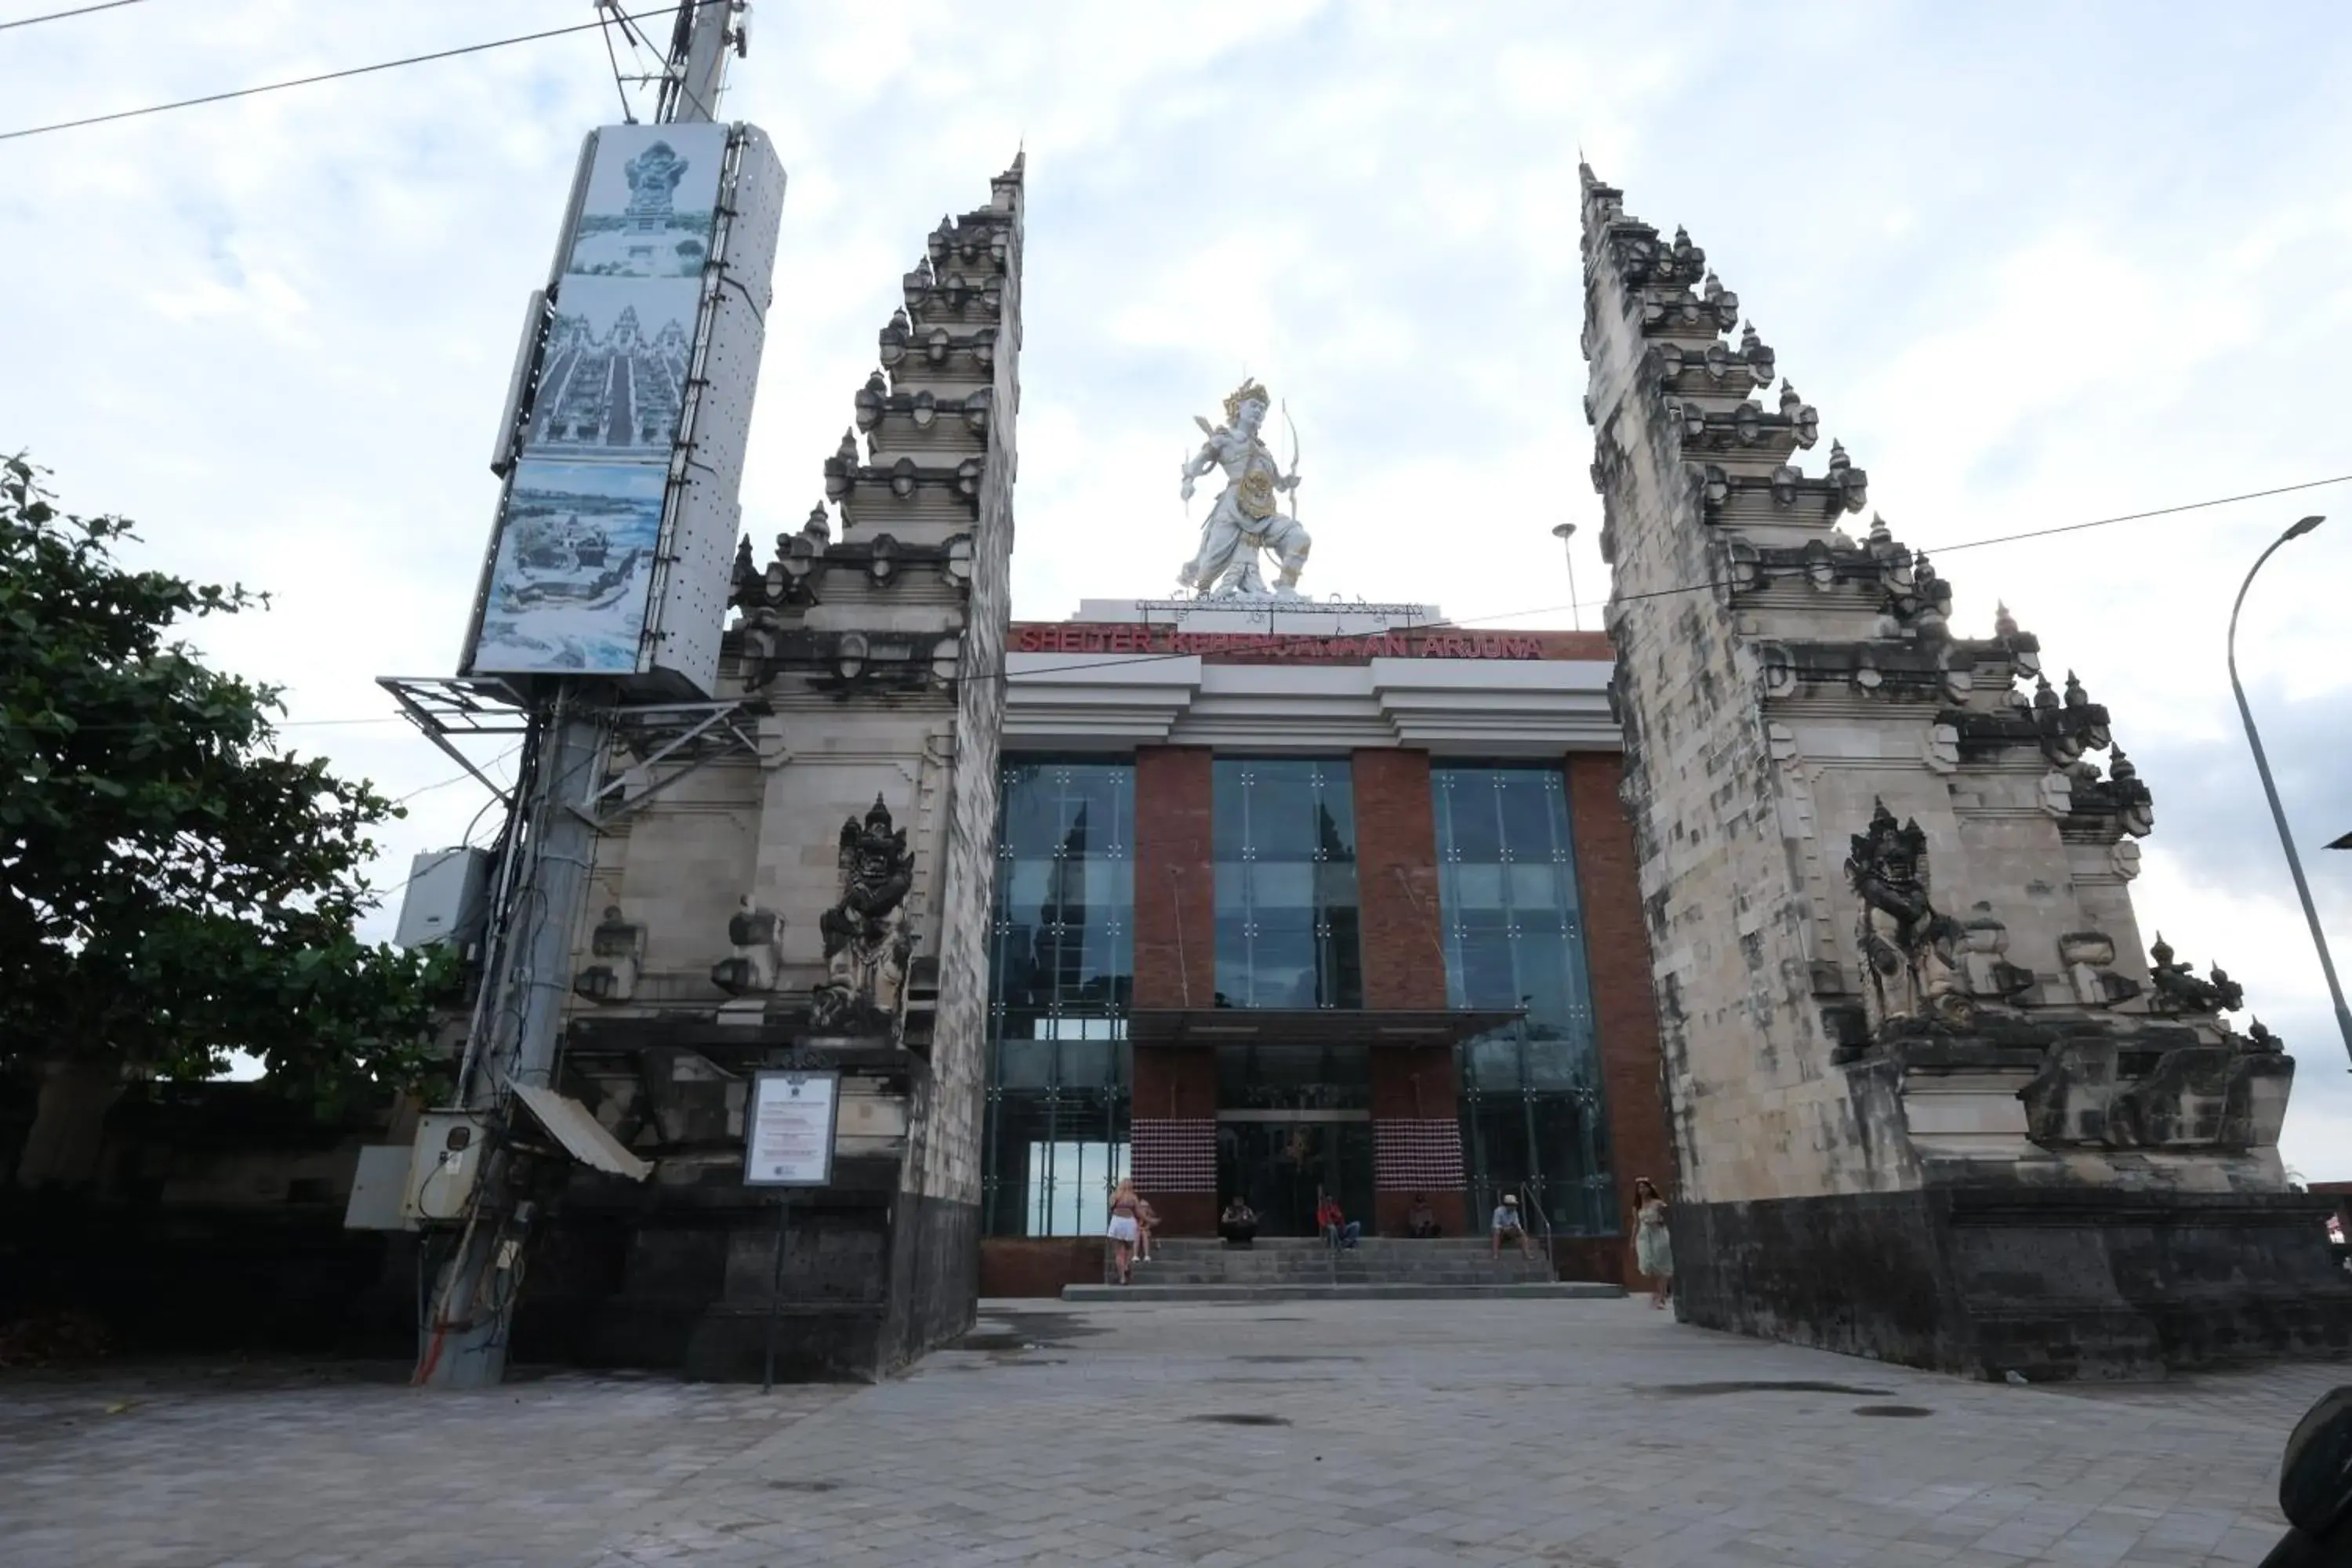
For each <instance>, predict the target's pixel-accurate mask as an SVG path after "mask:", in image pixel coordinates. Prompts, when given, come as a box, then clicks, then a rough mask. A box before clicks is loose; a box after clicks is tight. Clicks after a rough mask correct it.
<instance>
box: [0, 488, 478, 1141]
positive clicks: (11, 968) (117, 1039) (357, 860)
mask: <svg viewBox="0 0 2352 1568" xmlns="http://www.w3.org/2000/svg"><path fill="white" fill-rule="evenodd" d="M42 477H43V476H42V473H41V471H40V470H37V469H36V468H33V467H32V465H30V464H29V463H27V462H26V461H25V460H24V459H23V458H9V459H5V460H0V1069H5V1068H24V1067H39V1066H45V1065H47V1064H52V1063H73V1064H79V1065H80V1066H81V1068H83V1069H84V1072H85V1074H87V1072H88V1070H89V1069H91V1068H96V1069H99V1070H103V1071H106V1072H109V1073H110V1074H114V1075H116V1076H117V1077H118V1079H119V1077H120V1076H121V1069H125V1068H127V1069H130V1073H131V1075H133V1076H139V1075H155V1076H164V1077H176V1078H205V1077H210V1076H213V1075H215V1074H216V1073H218V1072H220V1071H221V1070H222V1069H223V1068H225V1067H226V1065H227V1061H228V1053H229V1052H230V1051H232V1050H245V1051H249V1052H251V1053H253V1054H254V1055H255V1056H257V1057H258V1058H261V1060H262V1062H263V1064H264V1066H265V1068H266V1069H267V1072H268V1077H269V1078H270V1079H272V1080H273V1081H275V1082H278V1083H279V1084H282V1085H284V1086H285V1087H286V1088H287V1089H289V1090H290V1091H292V1092H297V1093H303V1094H309V1095H313V1096H316V1097H318V1098H319V1099H320V1100H321V1101H322V1102H329V1103H331V1102H333V1101H336V1100H341V1099H342V1098H343V1097H345V1096H347V1095H350V1094H352V1093H354V1092H359V1091H364V1090H367V1089H388V1088H400V1087H408V1086H411V1085H415V1084H416V1083H417V1082H419V1081H420V1079H422V1078H423V1077H424V1076H425V1074H427V1073H429V1072H430V1071H431V1070H432V1067H433V1063H434V1057H433V1053H432V1051H431V1049H430V1037H431V1034H432V1029H433V1008H434V1004H435V1002H436V999H438V998H439V997H440V996H441V995H443V994H445V993H446V988H447V984H448V982H449V981H450V979H451V974H450V969H451V964H450V962H449V960H447V959H446V958H445V957H438V956H435V955H428V954H425V953H412V952H402V951H400V950H398V949H395V948H393V947H390V946H386V945H381V944H371V943H367V942H362V941H360V940H359V938H358V937H357V935H356V934H355V933H354V930H353V927H354V924H355V922H356V921H357V920H358V918H359V917H360V916H361V915H362V913H363V912H364V911H366V910H368V909H370V908H371V907H372V906H373V903H374V902H375V897H374V895H373V893H372V892H371V890H370V889H369V888H368V885H367V883H366V881H365V880H364V879H362V876H361V874H360V871H361V868H362V865H363V864H364V863H365V861H366V859H367V858H368V856H369V854H370V851H371V844H370V841H369V838H368V830H369V829H370V828H372V827H373V826H377V825H378V824H380V823H383V822H384V821H386V820H388V819H390V818H393V817H396V816H401V815H402V813H401V810H400V808H399V807H398V806H397V805H394V804H393V803H392V802H390V801H388V800H386V799H384V798H383V796H382V795H378V794H376V793H375V791H374V790H373V788H371V787H370V786H369V785H368V784H366V783H365V782H363V781H362V782H360V783H356V784H354V783H352V782H349V781H347V780H344V779H341V778H338V777H336V776H335V775H334V774H333V773H331V772H329V771H328V767H327V763H326V762H325V761H324V760H323V759H321V758H315V757H313V758H307V759H306V758H301V757H298V756H296V755H294V754H293V753H292V752H289V751H282V750H281V749H280V748H279V746H278V741H277V736H276V733H275V731H274V730H273V728H272V716H273V715H276V714H280V713H282V712H283V711H284V707H283V704H282V702H281V701H280V700H279V689H278V688H276V687H270V686H261V685H256V684H254V683H251V682H248V681H246V680H243V679H239V678H237V677H236V676H232V675H225V674H222V673H221V672H219V671H218V670H215V669H211V668H207V667H206V666H205V662H204V660H203V659H202V658H201V657H200V656H199V655H198V654H197V653H196V651H195V650H194V649H193V648H192V647H189V646H188V644H187V643H186V642H185V641H184V640H180V639H179V638H178V637H175V636H174V635H173V630H174V628H175V627H181V626H185V625H186V624H187V623H189V622H192V621H194V620H198V619H201V618H203V617H205V616H226V615H236V614H239V613H241V612H243V611H247V610H249V609H254V608H257V607H266V606H267V605H268V599H267V596H266V595H255V594H251V593H248V592H247V590H246V589H245V588H243V587H241V586H231V587H226V588H225V587H221V586H219V585H217V584H194V583H190V582H187V581H185V580H184V579H181V578H178V577H174V576H172V575H170V574H167V573H163V572H142V571H134V570H131V569H130V568H129V567H127V566H125V565H124V564H122V563H121V561H120V560H119V559H118V550H119V547H120V546H121V545H122V544H123V543H125V542H130V541H132V540H135V538H136V537H137V536H136V535H135V534H133V533H132V531H131V524H130V523H129V522H127V521H124V520H122V519H121V518H115V517H96V518H82V517H75V516H70V515H68V514H66V513H64V512H61V511H59V510H57V509H56V508H55V507H54V506H53V505H52V504H51V497H50V496H49V494H48V493H47V491H46V489H44V488H43V485H42V482H41V481H42Z"/></svg>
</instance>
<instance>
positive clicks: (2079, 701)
mask: <svg viewBox="0 0 2352 1568" xmlns="http://www.w3.org/2000/svg"><path fill="white" fill-rule="evenodd" d="M2090 704H2091V699H2090V696H2089V694H2088V693H2086V692H2085V691H2084V689H2083V683H2082V682H2081V681H2079V680H2077V679H2074V671H2073V670H2071V669H2070V670H2068V671H2067V672H2066V706H2067V707H2069V708H2087V707H2089V706H2090Z"/></svg>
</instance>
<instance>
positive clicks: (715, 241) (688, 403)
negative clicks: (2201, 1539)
mask: <svg viewBox="0 0 2352 1568" xmlns="http://www.w3.org/2000/svg"><path fill="white" fill-rule="evenodd" d="M747 146H748V147H751V148H752V149H754V150H755V152H756V153H757V154H758V156H757V157H756V158H754V159H753V162H754V163H758V164H759V166H760V170H761V173H760V174H757V175H756V176H755V177H754V178H753V179H752V180H751V182H750V183H751V184H753V185H757V186H761V187H765V186H767V185H769V184H773V186H774V187H775V191H776V195H777V197H778V198H779V199H778V200H777V201H775V202H774V203H772V204H763V207H764V211H763V214H762V216H763V219H764V225H765V231H766V232H765V233H764V235H763V234H761V233H759V232H757V231H758V230H759V229H760V228H761V223H759V222H755V223H753V224H752V225H751V226H750V230H749V231H747V232H741V233H740V234H739V233H738V231H740V230H744V229H745V226H744V224H743V221H742V218H741V217H740V216H735V217H733V218H731V219H730V216H728V215H729V213H730V210H731V209H733V208H734V207H735V206H736V205H737V204H736V203H733V202H730V200H729V195H730V191H732V190H733V188H734V186H735V184H737V182H738V179H739V174H738V168H739V165H740V164H741V163H743V161H744V154H743V153H742V152H741V151H740V149H742V148H745V147H747ZM773 163H774V154H773V153H772V151H770V150H769V149H768V143H767V140H766V138H765V137H763V136H761V135H760V133H759V132H756V131H752V130H751V129H750V128H748V127H737V128H731V129H730V127H728V126H725V125H715V124H698V123H697V124H666V125H613V126H605V127H604V128H603V129H601V130H599V131H597V132H594V133H593V135H592V136H590V137H589V139H588V145H587V146H586V148H585V149H583V153H582V168H581V171H580V173H579V174H578V175H577V176H575V179H574V183H573V188H572V207H571V211H570V212H569V213H568V214H567V216H566V220H565V224H564V229H563V233H562V236H561V237H560V240H559V243H558V245H557V248H556V260H555V266H554V268H553V276H552V277H551V279H550V281H549V283H548V286H547V288H546V289H545V290H544V299H545V304H544V307H543V308H542V309H540V310H535V311H534V312H533V313H532V316H531V319H530V325H529V327H528V328H527V330H526V339H525V342H524V345H523V351H522V353H523V359H524V366H523V368H521V369H520V370H519V373H518V376H517V384H516V389H515V392H514V394H513V395H512V398H511V402H510V406H509V409H508V419H507V425H506V426H505V431H504V434H502V436H501V437H500V444H499V460H498V461H497V462H496V463H494V464H493V468H494V469H496V470H497V471H499V472H501V473H503V474H504V475H505V477H506V479H507V489H506V492H505V495H504V497H503V499H502V501H501V504H500V508H499V521H498V525H497V529H496V531H495V533H494V534H493V538H492V542H491V548H490V550H489V552H488V560H487V561H486V562H485V563H484V575H483V582H482V585H481V589H480V591H479V594H478V598H477V605H476V611H475V618H474V626H473V631H472V635H471V637H469V639H468V643H467V650H466V656H465V658H464V660H463V666H464V672H465V673H466V674H467V675H509V676H530V675H547V676H567V675H601V676H612V677H616V678H623V679H635V678H644V679H645V681H646V683H649V684H651V685H653V686H657V687H667V688H672V689H674V688H676V687H677V686H678V685H680V684H683V685H685V686H687V687H689V688H693V689H698V690H700V691H707V690H708V689H709V686H710V684H711V683H712V681H713V680H714V679H715V678H716V675H717V646H718V633H719V625H718V622H719V620H720V619H723V617H724V615H725V610H726V606H725V589H724V582H723V579H724V576H725V574H726V571H727V568H728V565H729V563H730V562H731V560H732V557H733V552H734V522H733V516H734V508H733V500H734V498H733V494H732V491H733V489H734V480H735V478H736V476H738V475H740V470H741V463H742V453H741V451H740V445H741V440H742V430H741V426H742V423H743V422H742V421H741V420H740V419H737V418H733V417H719V418H718V419H717V420H716V422H715V423H713V421H711V420H709V419H701V420H698V417H697V409H698V403H699V402H701V401H706V400H707V399H708V393H707V392H706V393H698V392H697V391H696V388H697V387H698V386H704V387H707V386H708V385H709V378H708V368H707V362H709V359H710V357H711V356H712V355H713V354H714V353H716V354H719V356H720V357H721V358H722V359H724V360H727V361H730V362H736V363H740V362H741V361H742V360H743V359H744V358H745V357H746V352H745V351H746V350H747V349H748V358H749V361H750V366H751V367H753V368H754V373H756V371H755V367H756V365H757V362H758V356H759V349H760V343H759V338H760V336H761V331H760V324H759V322H758V321H757V319H756V314H755V315H754V318H753V320H752V321H751V326H750V331H751V333H752V336H751V341H750V342H748V344H746V343H739V342H734V341H733V340H734V339H737V338H740V337H742V335H743V331H744V329H743V326H742V323H741V321H740V316H741V314H742V312H740V311H735V310H726V311H714V310H713V304H712V300H713V298H714V295H716V294H719V289H718V281H719V277H720V276H721V275H726V276H727V278H728V281H729V282H730V284H732V285H734V286H735V289H737V290H740V291H744V292H747V293H748V294H749V295H750V296H751V297H752V298H755V299H756V300H759V301H760V302H761V304H762V305H764V303H765V301H766V300H767V298H768V295H769V293H770V288H771V285H770V281H769V276H768V274H769V271H770V269H771V268H772V258H773V254H774V226H775V220H776V217H777V216H780V215H779V214H778V213H777V212H776V210H775V209H776V208H777V207H780V206H781V199H780V198H781V194H782V170H781V168H773V169H772V176H771V175H770V174H769V173H768V171H769V170H770V169H771V168H772V165H773ZM730 237H733V243H732V244H731V245H730ZM730 249H732V250H733V251H735V252H739V253H740V259H738V258H737V257H734V256H730ZM730 263H732V265H730ZM722 336H724V337H727V338H728V339H729V340H730V341H729V342H727V343H725V344H721V343H719V342H718V341H717V340H718V339H719V337H722ZM698 367H700V368H698ZM748 394H749V387H748V386H746V387H744V388H743V401H744V402H745V404H746V405H748V401H749V397H748ZM746 411H747V412H748V407H747V409H746ZM730 412H731V411H730ZM706 424H708V425H712V428H711V429H710V430H709V433H708V434H707V435H705V434H701V433H699V432H698V426H699V425H706ZM682 447H690V448H692V449H693V451H694V456H695V460H694V462H692V463H691V464H689V463H688V462H686V461H684V460H682V453H681V448H682ZM705 448H708V450H706V449H705ZM697 474H703V475H723V476H725V478H726V480H727V483H726V489H727V491H728V492H729V493H728V494H727V495H726V496H724V497H723V498H721V497H712V498H709V500H705V499H704V498H702V496H701V494H700V490H701V489H703V488H707V487H700V486H697V485H696V484H695V483H694V482H693V479H692V476H695V475H697ZM714 503H716V504H714ZM722 521H723V526H724V529H725V532H726V535H727V536H726V537H725V538H724V539H722V540H717V541H715V542H714V541H712V540H705V539H702V538H700V537H699V535H700V533H702V532H707V531H711V529H712V527H713V526H714V525H716V524H719V523H720V522H722ZM687 533H693V534H694V535H695V537H693V538H688V537H685V534H687ZM714 561H715V562H716V563H717V565H716V566H715V567H713V566H712V565H711V563H712V562H714ZM714 574H715V577H716V579H717V580H718V581H719V586H718V587H717V589H716V590H715V592H714V590H713V589H712V587H711V585H710V584H706V583H703V582H702V581H701V579H702V578H704V577H713V576H714ZM682 577H691V578H693V579H694V581H692V582H691V583H688V582H686V581H683V580H681V579H682ZM668 597H678V598H680V600H681V604H680V605H679V606H678V607H679V608H680V609H681V610H686V611H688V612H689V615H690V618H692V619H693V620H695V622H696V623H697V624H696V625H695V626H693V627H691V628H685V627H681V628H680V630H679V631H678V632H677V633H676V634H674V635H672V634H666V633H665V632H664V630H663V624H664V620H665V617H664V615H663V609H662V605H663V602H664V601H665V599H666V598H668ZM704 619H709V620H711V621H712V625H710V626H709V627H703V626H700V625H699V622H700V621H701V620H704ZM665 642H674V643H676V644H677V647H678V648H679V649H682V650H688V651H690V652H691V653H692V655H693V657H692V658H688V659H687V660H686V661H685V662H686V665H688V666H692V668H685V667H683V666H681V665H680V663H679V660H678V659H677V658H675V657H672V658H664V657H663V651H664V650H663V646H662V645H663V644H664V643H665ZM705 665H707V666H708V667H709V668H707V669H705V668H702V666H705Z"/></svg>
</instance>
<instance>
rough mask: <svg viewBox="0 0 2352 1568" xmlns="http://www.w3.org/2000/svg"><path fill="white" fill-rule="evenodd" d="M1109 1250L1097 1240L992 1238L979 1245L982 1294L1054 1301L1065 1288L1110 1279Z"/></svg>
mask: <svg viewBox="0 0 2352 1568" xmlns="http://www.w3.org/2000/svg"><path fill="white" fill-rule="evenodd" d="M1108 1250H1109V1247H1108V1243H1107V1242H1105V1241H1104V1239H1103V1238H1102V1237H1098V1236H1060V1237H1014V1236H992V1237H987V1238H986V1239H985V1240H983V1241H982V1243H981V1244H980V1293H981V1294H982V1296H984V1297H1027V1298H1031V1299H1038V1298H1051V1299H1055V1300H1058V1299H1059V1298H1060V1296H1061V1294H1062V1287H1063V1286H1065V1285H1099V1284H1101V1283H1102V1282H1103V1281H1104V1280H1105V1279H1108V1278H1110V1276H1109V1274H1108V1268H1109V1265H1108V1263H1107V1262H1106V1261H1105V1255H1106V1254H1107V1253H1108Z"/></svg>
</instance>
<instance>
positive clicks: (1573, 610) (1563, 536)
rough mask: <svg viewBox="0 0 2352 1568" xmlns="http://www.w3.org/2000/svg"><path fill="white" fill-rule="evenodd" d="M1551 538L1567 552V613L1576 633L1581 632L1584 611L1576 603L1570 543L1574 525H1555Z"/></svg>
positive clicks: (1574, 560)
mask: <svg viewBox="0 0 2352 1568" xmlns="http://www.w3.org/2000/svg"><path fill="white" fill-rule="evenodd" d="M1551 536H1552V537H1553V538H1554V539H1557V540H1559V542H1560V548H1561V549H1563V550H1565V551H1567V552H1568V613H1569V616H1570V624H1571V625H1572V626H1575V627H1576V629H1577V630H1578V631H1582V630H1583V629H1584V609H1583V606H1582V605H1579V604H1578V603H1577V602H1576V545H1575V544H1574V542H1573V541H1574V540H1575V538H1576V524H1574V523H1572V522H1563V523H1559V524H1557V525H1555V526H1554V527H1553V529H1552V531H1551Z"/></svg>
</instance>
